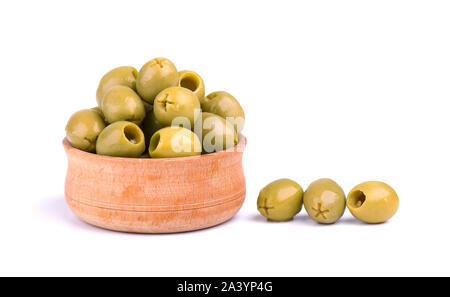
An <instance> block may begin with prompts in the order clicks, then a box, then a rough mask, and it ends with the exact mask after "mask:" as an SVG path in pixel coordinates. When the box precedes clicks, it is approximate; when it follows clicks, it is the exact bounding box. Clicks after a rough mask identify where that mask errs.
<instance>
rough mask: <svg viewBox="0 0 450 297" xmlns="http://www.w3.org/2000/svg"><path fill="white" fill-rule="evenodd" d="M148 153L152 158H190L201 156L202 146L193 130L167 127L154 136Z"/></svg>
mask: <svg viewBox="0 0 450 297" xmlns="http://www.w3.org/2000/svg"><path fill="white" fill-rule="evenodd" d="M148 151H149V153H150V156H151V157H152V158H176V157H189V156H197V155H200V154H201V152H202V145H201V143H200V139H199V138H198V136H197V135H196V134H195V133H194V132H192V131H191V130H188V129H186V128H182V127H166V128H163V129H161V130H158V131H157V132H156V133H155V134H153V136H152V138H151V139H150V145H149V149H148Z"/></svg>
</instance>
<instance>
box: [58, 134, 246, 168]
mask: <svg viewBox="0 0 450 297" xmlns="http://www.w3.org/2000/svg"><path fill="white" fill-rule="evenodd" d="M62 144H63V146H64V148H65V150H66V152H75V153H77V154H80V155H85V156H86V158H95V159H103V160H105V161H108V160H123V161H127V162H137V163H140V162H153V163H166V162H179V161H194V160H202V159H203V160H205V159H207V158H220V157H221V156H224V155H225V154H229V153H238V152H240V153H242V152H243V151H244V148H245V147H246V145H247V138H246V137H245V136H244V135H243V134H239V142H238V143H237V144H236V145H235V146H233V147H232V148H229V149H227V150H224V151H220V152H215V153H210V154H201V155H199V156H190V157H178V158H125V157H113V156H105V155H98V154H96V153H90V152H85V151H83V150H80V149H77V148H76V147H73V146H72V145H71V144H70V143H69V141H68V140H67V137H64V139H63V141H62Z"/></svg>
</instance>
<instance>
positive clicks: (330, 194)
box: [303, 178, 345, 224]
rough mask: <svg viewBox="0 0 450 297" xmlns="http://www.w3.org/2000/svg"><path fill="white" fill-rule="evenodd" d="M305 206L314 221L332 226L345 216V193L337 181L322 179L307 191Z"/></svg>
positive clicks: (304, 199)
mask: <svg viewBox="0 0 450 297" xmlns="http://www.w3.org/2000/svg"><path fill="white" fill-rule="evenodd" d="M303 204H304V205H305V209H306V212H307V213H308V215H309V216H310V217H311V218H312V219H313V220H315V221H316V222H318V223H321V224H332V223H334V222H336V221H337V220H339V218H340V217H342V215H343V214H344V211H345V193H344V191H343V190H342V188H341V187H340V186H339V185H338V184H337V183H336V182H335V181H333V180H331V179H329V178H322V179H319V180H316V181H315V182H313V183H311V184H310V185H309V187H308V188H307V189H306V191H305V193H304V194H303Z"/></svg>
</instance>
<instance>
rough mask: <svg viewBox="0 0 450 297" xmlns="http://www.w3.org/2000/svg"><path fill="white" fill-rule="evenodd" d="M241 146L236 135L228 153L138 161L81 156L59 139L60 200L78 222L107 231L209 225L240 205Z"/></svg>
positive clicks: (158, 230)
mask: <svg viewBox="0 0 450 297" xmlns="http://www.w3.org/2000/svg"><path fill="white" fill-rule="evenodd" d="M245 144H246V139H245V137H244V136H242V137H241V140H240V142H239V143H238V144H237V145H236V146H235V147H234V148H233V149H230V150H228V151H223V152H218V153H214V154H208V155H201V156H195V157H185V158H172V159H140V158H118V157H108V156H100V155H96V154H92V153H87V152H84V151H81V150H78V149H76V148H73V147H72V146H71V145H70V144H69V143H68V141H67V140H66V139H64V141H63V145H64V149H65V151H66V154H67V158H68V162H69V165H68V170H67V176H66V185H65V195H66V201H67V203H68V204H69V206H70V208H71V209H72V211H73V212H74V213H75V214H76V215H77V216H78V217H80V218H81V219H82V220H84V221H86V222H88V223H90V224H92V225H96V226H99V227H102V228H106V229H111V230H117V231H126V232H138V233H171V232H183V231H191V230H198V229H202V228H207V227H210V226H214V225H217V224H220V223H223V222H225V221H227V220H229V219H230V218H232V217H233V216H234V215H235V214H236V213H237V212H238V210H239V209H240V207H241V206H242V203H243V202H244V198H245V178H244V172H243V169H242V154H243V150H244V147H245Z"/></svg>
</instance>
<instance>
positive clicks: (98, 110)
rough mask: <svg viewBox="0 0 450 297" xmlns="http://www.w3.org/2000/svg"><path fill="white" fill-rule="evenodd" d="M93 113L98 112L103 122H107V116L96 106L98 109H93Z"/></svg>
mask: <svg viewBox="0 0 450 297" xmlns="http://www.w3.org/2000/svg"><path fill="white" fill-rule="evenodd" d="M91 109H92V110H93V111H95V112H97V113H98V114H99V115H100V117H101V118H102V119H103V121H105V115H104V114H103V111H102V109H101V108H100V107H98V106H96V107H92V108H91Z"/></svg>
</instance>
